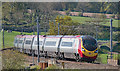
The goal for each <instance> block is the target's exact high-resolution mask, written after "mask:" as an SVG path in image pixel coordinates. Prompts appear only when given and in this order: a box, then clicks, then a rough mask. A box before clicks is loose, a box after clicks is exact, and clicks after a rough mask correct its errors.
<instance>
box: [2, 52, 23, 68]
mask: <svg viewBox="0 0 120 71" xmlns="http://www.w3.org/2000/svg"><path fill="white" fill-rule="evenodd" d="M24 62H25V58H24V56H23V54H20V53H18V52H17V51H13V50H6V51H3V53H2V66H3V69H23V68H24V67H25V66H24Z"/></svg>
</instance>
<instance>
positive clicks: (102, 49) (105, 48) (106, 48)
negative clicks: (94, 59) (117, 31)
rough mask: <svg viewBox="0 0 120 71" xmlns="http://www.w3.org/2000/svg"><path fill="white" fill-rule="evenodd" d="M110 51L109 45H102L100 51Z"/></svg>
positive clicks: (102, 52) (103, 52)
mask: <svg viewBox="0 0 120 71" xmlns="http://www.w3.org/2000/svg"><path fill="white" fill-rule="evenodd" d="M109 51H110V48H109V47H108V46H100V48H99V50H98V53H101V54H105V53H108V52H109Z"/></svg>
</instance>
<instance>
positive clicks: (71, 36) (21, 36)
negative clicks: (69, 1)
mask: <svg viewBox="0 0 120 71" xmlns="http://www.w3.org/2000/svg"><path fill="white" fill-rule="evenodd" d="M16 37H18V38H25V37H26V38H33V37H37V35H17V36H16ZM39 37H48V38H60V37H63V38H76V37H81V35H75V36H73V35H39Z"/></svg>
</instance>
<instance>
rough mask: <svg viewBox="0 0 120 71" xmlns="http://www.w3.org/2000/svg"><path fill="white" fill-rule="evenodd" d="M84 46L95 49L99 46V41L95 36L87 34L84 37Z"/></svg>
mask: <svg viewBox="0 0 120 71" xmlns="http://www.w3.org/2000/svg"><path fill="white" fill-rule="evenodd" d="M82 40H83V46H84V48H85V49H87V50H89V51H94V50H95V49H96V48H97V42H96V40H95V39H94V38H92V37H89V36H86V37H83V39H82Z"/></svg>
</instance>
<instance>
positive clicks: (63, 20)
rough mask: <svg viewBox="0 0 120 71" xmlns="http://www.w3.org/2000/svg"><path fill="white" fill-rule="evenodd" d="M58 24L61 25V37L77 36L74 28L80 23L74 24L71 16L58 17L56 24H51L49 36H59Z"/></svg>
mask: <svg viewBox="0 0 120 71" xmlns="http://www.w3.org/2000/svg"><path fill="white" fill-rule="evenodd" d="M58 24H59V28H60V30H59V34H60V35H75V34H76V32H75V31H76V30H75V28H74V26H76V25H78V23H74V22H73V21H72V19H71V17H69V16H64V17H61V16H57V17H56V21H55V23H53V22H50V24H49V25H50V29H49V34H50V35H57V34H58Z"/></svg>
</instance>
